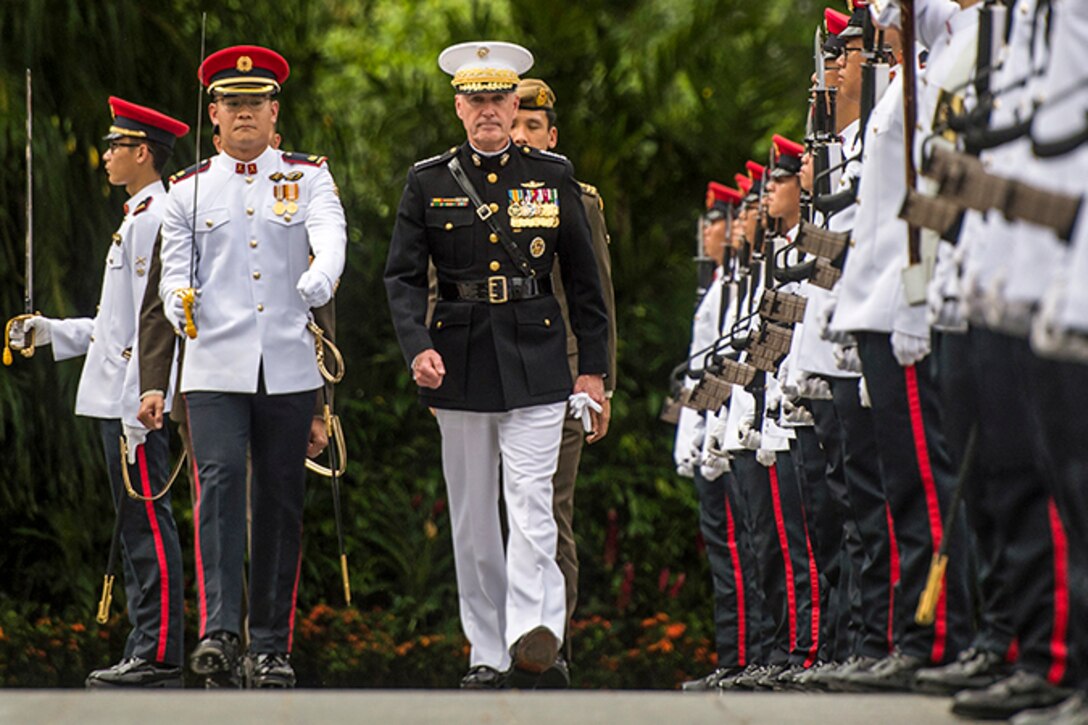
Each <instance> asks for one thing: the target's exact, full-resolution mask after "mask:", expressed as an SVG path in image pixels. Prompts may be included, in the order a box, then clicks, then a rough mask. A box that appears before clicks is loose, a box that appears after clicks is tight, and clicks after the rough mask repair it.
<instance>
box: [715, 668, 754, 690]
mask: <svg viewBox="0 0 1088 725" xmlns="http://www.w3.org/2000/svg"><path fill="white" fill-rule="evenodd" d="M762 667H763V665H759V664H756V663H754V662H753V663H752V664H750V665H748V666H747V667H745V668H744V669H743V670H741V671H740V672H737V673H736V674H733V675H725V676H723V677H719V678H718V682H717V683H716V684H715V686H716V687H717V688H718V689H719V690H721V691H726V690H740V689H743V688H741V687H739V686H738V685H737V683H738V682H741V681H744V682H747V680H746V678H749V677H754V676H756V672H757V671H759V670H760V669H761V668H762Z"/></svg>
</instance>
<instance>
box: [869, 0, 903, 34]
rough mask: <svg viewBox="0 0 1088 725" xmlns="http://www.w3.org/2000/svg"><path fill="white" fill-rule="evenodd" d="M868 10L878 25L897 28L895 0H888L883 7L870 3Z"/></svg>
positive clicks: (897, 19) (897, 17)
mask: <svg viewBox="0 0 1088 725" xmlns="http://www.w3.org/2000/svg"><path fill="white" fill-rule="evenodd" d="M869 12H870V13H871V14H872V16H873V20H874V21H875V22H876V24H877V25H879V26H880V27H882V28H895V29H896V30H898V29H899V3H897V2H896V1H895V0H889V2H888V3H887V4H886V5H884V7H883V8H880V7H879V6H878V5H875V4H874V5H870V6H869Z"/></svg>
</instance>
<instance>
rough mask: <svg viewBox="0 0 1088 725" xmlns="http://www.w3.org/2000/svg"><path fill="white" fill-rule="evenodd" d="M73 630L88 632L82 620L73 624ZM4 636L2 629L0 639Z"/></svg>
mask: <svg viewBox="0 0 1088 725" xmlns="http://www.w3.org/2000/svg"><path fill="white" fill-rule="evenodd" d="M72 631H73V632H86V631H87V627H86V626H85V625H84V624H83V623H82V622H76V623H75V624H73V625H72ZM3 638H4V630H2V629H0V639H3Z"/></svg>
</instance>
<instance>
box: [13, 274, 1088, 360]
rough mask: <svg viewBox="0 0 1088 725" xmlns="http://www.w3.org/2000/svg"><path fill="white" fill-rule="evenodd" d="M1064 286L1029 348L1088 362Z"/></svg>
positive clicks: (1046, 303) (1056, 289)
mask: <svg viewBox="0 0 1088 725" xmlns="http://www.w3.org/2000/svg"><path fill="white" fill-rule="evenodd" d="M1066 284H1067V282H1066V279H1065V277H1064V275H1055V278H1054V280H1053V281H1052V282H1051V284H1050V288H1049V289H1048V290H1047V293H1046V294H1045V295H1044V296H1043V301H1042V304H1041V306H1040V307H1039V312H1038V314H1037V315H1036V316H1035V320H1034V321H1033V322H1032V325H1031V347H1032V349H1033V350H1034V351H1035V352H1036V353H1038V354H1039V356H1040V357H1045V358H1050V359H1053V360H1068V361H1073V362H1081V363H1083V362H1088V335H1086V334H1083V333H1078V332H1075V331H1073V330H1070V329H1069V328H1068V327H1064V326H1062V324H1061V323H1060V322H1059V316H1060V314H1061V310H1062V308H1063V307H1064V306H1065V296H1066V291H1065V290H1066ZM13 339H14V338H13Z"/></svg>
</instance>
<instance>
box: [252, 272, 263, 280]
mask: <svg viewBox="0 0 1088 725" xmlns="http://www.w3.org/2000/svg"><path fill="white" fill-rule="evenodd" d="M260 278H261V273H260V272H254V273H253V279H260Z"/></svg>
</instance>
